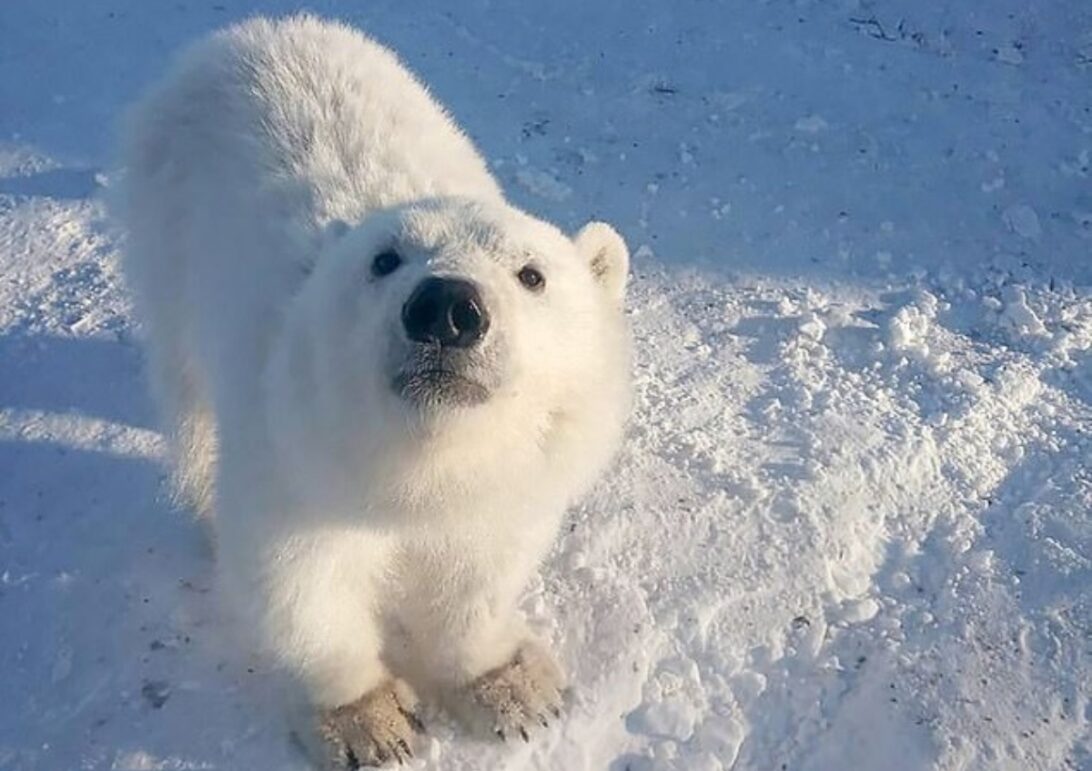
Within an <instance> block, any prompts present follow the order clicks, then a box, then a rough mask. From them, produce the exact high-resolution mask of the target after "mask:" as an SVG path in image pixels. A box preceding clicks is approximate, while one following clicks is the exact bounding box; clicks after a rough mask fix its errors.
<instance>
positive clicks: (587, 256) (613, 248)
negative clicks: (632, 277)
mask: <svg viewBox="0 0 1092 771" xmlns="http://www.w3.org/2000/svg"><path fill="white" fill-rule="evenodd" d="M573 243H575V244H576V251H577V252H578V253H579V254H580V256H581V257H582V258H583V259H584V261H585V262H586V263H587V265H588V267H589V268H590V269H591V272H592V275H593V276H594V277H595V280H596V281H597V282H599V285H600V286H601V287H603V290H604V291H605V292H606V293H607V296H608V297H610V298H611V299H612V300H614V301H616V302H621V301H622V297H623V296H624V295H625V292H626V278H627V276H628V274H629V249H627V248H626V242H625V241H623V240H622V237H621V236H620V235H618V232H617V231H616V230H615V229H614V228H612V227H611V226H610V225H608V224H607V223H605V222H589V223H588V224H587V225H585V226H584V227H582V228H581V229H580V232H579V233H577V234H576V237H575V238H573Z"/></svg>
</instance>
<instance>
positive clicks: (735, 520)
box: [0, 0, 1092, 771]
mask: <svg viewBox="0 0 1092 771" xmlns="http://www.w3.org/2000/svg"><path fill="white" fill-rule="evenodd" d="M309 7H310V9H311V10H314V11H316V12H319V13H323V14H327V15H330V16H335V17H338V18H342V19H344V20H346V21H349V22H351V23H353V24H356V25H358V26H360V27H362V28H364V29H366V30H368V31H369V32H371V33H372V34H374V35H375V36H376V37H378V38H379V39H380V40H382V41H384V42H386V43H388V44H389V45H391V46H392V47H394V48H395V49H396V50H398V51H399V52H400V53H401V55H402V56H403V57H404V59H405V61H406V62H407V63H408V64H409V65H410V66H411V67H412V68H414V69H415V70H416V71H417V72H418V73H419V74H420V75H421V76H422V77H423V78H424V79H425V80H426V81H427V82H428V83H429V84H430V85H431V87H432V88H433V90H434V92H435V93H436V95H437V96H438V97H439V98H440V99H441V100H442V101H444V102H445V103H446V104H447V105H448V106H449V107H450V109H451V110H452V112H453V113H454V114H455V115H456V116H457V118H458V120H459V121H460V123H462V124H463V125H465V126H467V128H468V129H469V131H470V133H471V134H472V136H473V137H474V138H475V140H476V141H477V142H478V144H479V145H480V146H481V148H482V150H483V152H484V153H485V155H486V156H487V157H488V158H489V159H490V160H491V162H492V164H493V167H494V169H495V171H496V173H497V175H498V176H499V177H500V178H501V179H502V180H503V181H504V183H505V185H506V188H507V191H508V193H509V195H510V196H511V198H512V200H513V201H515V202H516V203H517V204H519V205H521V206H524V207H526V208H528V209H530V210H532V211H534V212H536V213H538V214H540V215H543V216H546V217H548V218H551V219H553V220H555V221H557V222H559V223H560V224H562V225H563V226H565V227H568V228H570V229H572V228H575V227H576V226H578V225H579V224H582V223H583V222H584V221H585V220H586V219H588V218H589V217H592V216H595V217H599V218H602V219H605V220H607V221H610V222H612V223H614V224H616V225H617V226H618V227H619V229H620V230H621V231H622V232H623V233H624V235H625V236H626V238H627V240H628V241H629V243H630V246H631V249H632V250H633V251H634V253H635V257H634V270H633V282H632V285H631V293H630V298H629V313H630V315H631V318H632V323H633V328H634V334H635V337H636V340H637V350H638V361H637V363H636V367H635V378H636V383H637V393H638V398H637V404H636V409H635V414H634V416H633V419H632V421H631V425H630V427H629V430H628V436H627V441H626V444H625V447H624V450H623V452H622V454H621V456H620V457H619V459H618V461H617V463H616V466H615V468H614V470H613V471H612V473H611V474H610V475H609V476H608V477H607V478H606V479H604V480H603V482H602V483H601V484H600V485H599V486H598V487H597V489H596V490H595V492H594V493H593V494H592V495H591V496H590V497H589V498H588V499H587V500H586V501H585V502H584V503H583V504H582V505H581V506H579V507H578V508H576V509H575V510H574V511H572V512H571V515H570V518H569V521H568V523H567V526H566V528H565V531H564V533H563V536H562V538H561V539H560V541H559V543H558V545H557V548H556V549H555V551H554V553H553V554H552V556H551V557H550V559H549V560H548V562H547V564H546V565H545V566H544V568H543V571H542V576H541V580H539V581H537V582H536V583H535V584H534V585H533V586H532V587H531V588H530V590H529V591H528V593H527V596H526V598H525V609H526V611H527V613H528V615H529V617H530V619H531V621H532V623H533V625H534V626H535V627H536V629H538V630H539V631H540V632H541V634H542V635H544V636H545V637H546V638H547V639H549V640H550V641H551V642H552V643H553V644H554V645H555V646H556V649H557V650H558V651H559V655H560V657H561V659H562V661H563V662H564V663H565V665H566V666H567V668H568V670H569V672H570V675H571V679H572V682H573V689H572V693H571V694H570V697H569V702H570V703H569V705H568V714H567V715H566V717H565V719H564V720H563V721H560V722H559V723H557V724H555V725H554V726H553V727H552V728H550V729H549V730H548V731H544V732H542V733H540V734H539V735H537V736H533V737H532V740H531V742H530V743H527V744H523V743H522V742H519V743H516V744H507V745H501V744H489V743H483V742H479V741H475V740H472V739H470V738H468V737H467V736H465V734H464V733H463V732H462V731H460V729H459V728H458V727H457V726H456V725H455V724H454V723H453V722H452V721H451V720H450V719H449V718H448V717H446V716H445V715H443V714H439V713H435V712H434V713H432V714H430V715H428V717H429V721H428V722H429V728H430V735H431V738H430V739H429V741H428V742H426V744H425V746H423V747H422V752H421V755H422V757H421V758H420V759H419V760H417V761H415V762H414V764H413V767H415V768H422V769H424V768H443V769H453V770H455V771H460V770H466V771H471V770H475V771H478V770H484V769H513V770H514V769H543V770H547V769H549V770H554V769H566V771H568V770H577V769H589V770H594V771H600V770H602V769H609V771H668V770H670V769H678V770H679V771H682V770H686V771H727V770H728V769H737V770H743V769H754V770H755V771H764V770H766V769H774V770H776V769H785V770H786V771H795V770H797V769H799V770H801V771H839V770H840V769H892V770H895V771H917V770H918V769H953V770H954V769H1013V770H1014V771H1015V770H1017V769H1020V770H1023V769H1045V770H1053V769H1092V737H1090V731H1089V721H1090V719H1092V701H1090V696H1092V694H1090V683H1092V651H1090V649H1089V645H1090V641H1092V583H1090V579H1092V464H1090V462H1089V458H1090V452H1092V289H1090V286H1092V259H1090V258H1092V186H1090V176H1092V89H1090V88H1089V84H1090V82H1092V81H1090V79H1092V7H1089V6H1088V5H1087V4H1086V3H1083V2H1081V0H1058V2H1053V3H1027V2H1016V0H997V2H993V3H989V4H983V3H976V2H974V1H973V0H950V1H949V2H944V3H915V2H909V0H886V1H881V0H875V1H871V0H839V2H832V3H826V2H812V1H809V0H795V1H794V2H782V1H781V0H769V1H768V2H733V3H722V4H714V3H708V2H701V1H700V0H681V1H675V0H635V1H633V2H624V3H623V2H621V1H620V0H603V1H602V2H595V3H589V2H585V1H584V0H579V1H577V0H562V1H560V2H551V3H535V4H524V5H521V6H520V7H519V8H518V9H516V8H508V7H503V6H498V5H495V4H492V3H488V2H485V1H484V0H474V2H471V3H466V4H457V5H456V4H447V3H441V2H436V1H434V0H428V1H427V2H422V3H419V4H416V5H414V6H413V7H412V8H407V7H406V5H405V4H404V3H400V2H394V1H393V0H389V1H384V2H375V3H367V4H349V3H340V2H336V1H335V0H319V1H316V2H312V3H310V4H309ZM294 9H295V6H294V5H292V4H290V3H286V2H281V1H280V0H275V1H271V2H265V3H256V2H244V1H242V0H240V1H239V2H235V1H234V0H220V2H217V3H193V2H184V3H183V2H179V3H174V2H171V3H152V2H147V0H97V1H96V2H84V3H68V2H64V0H8V2H5V3H3V4H2V5H0V41H2V42H0V614H2V618H3V623H2V624H0V683H2V685H0V692H2V693H3V694H4V696H5V698H4V699H3V706H0V768H3V769H9V768H10V769H76V768H82V769H133V770H135V769H304V768H306V767H307V764H306V761H305V759H304V758H303V756H302V754H301V753H300V751H299V749H298V747H297V746H296V745H295V744H294V743H293V742H292V741H291V739H290V737H289V732H288V730H287V727H286V724H285V722H284V718H283V715H282V712H281V708H280V701H279V699H278V691H277V688H276V685H275V682H274V680H273V678H271V677H269V676H268V674H269V673H268V672H266V671H265V669H264V668H263V664H262V662H261V661H258V660H256V659H255V658H254V657H252V656H250V655H248V652H247V651H246V650H245V649H243V648H241V647H240V646H239V645H237V644H236V641H234V640H233V639H231V637H230V629H231V624H230V623H229V619H225V618H222V617H221V616H222V615H223V614H222V611H221V609H220V607H219V605H218V604H217V600H216V593H215V590H214V586H215V582H214V572H215V568H214V564H215V563H214V559H213V558H212V556H211V555H210V553H209V551H208V549H207V548H206V546H205V541H204V538H203V535H202V533H201V532H200V529H199V527H198V526H197V525H196V524H195V523H194V522H193V521H192V520H191V518H190V517H189V514H188V513H187V512H185V511H180V510H177V509H174V508H172V507H171V505H170V503H169V501H168V500H167V497H166V489H165V486H164V479H165V472H164V469H163V467H162V465H161V460H162V453H163V445H162V440H161V439H160V436H159V434H158V433H157V431H156V427H155V425H154V421H153V417H152V410H151V407H150V405H149V402H148V401H147V399H146V397H145V395H144V387H143V383H142V380H141V367H142V364H141V355H140V352H139V347H138V344H137V339H138V335H139V330H137V329H135V328H134V326H133V324H132V322H131V319H130V313H129V306H128V301H127V299H126V295H125V292H124V289H123V287H122V286H121V283H120V280H119V275H118V266H117V254H118V244H119V238H120V236H119V234H117V233H115V232H113V231H112V230H111V229H110V227H109V226H108V224H107V223H105V222H103V220H102V213H103V208H102V206H101V203H100V197H101V192H102V189H103V188H104V187H105V186H108V185H109V184H110V181H111V178H112V175H114V174H115V169H114V167H113V165H112V160H111V158H112V155H111V152H112V145H111V142H112V137H113V135H114V131H115V126H116V119H117V117H118V115H119V112H120V110H121V108H122V106H123V105H124V104H125V103H127V102H128V101H130V100H131V99H132V98H133V97H134V96H135V95H136V94H137V93H138V92H139V90H140V88H141V87H142V86H143V85H145V84H147V83H148V82H150V81H151V80H152V79H154V78H155V77H156V76H157V75H158V74H160V73H161V72H162V70H163V67H164V65H165V62H166V60H167V57H168V56H169V54H170V52H171V51H172V50H174V49H176V48H177V47H178V46H180V45H182V44H184V43H185V42H187V41H189V40H191V39H192V38H194V37H195V36H197V35H199V34H201V33H202V32H204V31H206V30H209V29H212V28H215V27H218V26H221V25H223V24H225V23H228V22H229V21H232V20H235V19H239V18H242V17H245V16H247V15H249V14H251V13H254V12H257V11H260V12H263V13H267V14H269V13H280V12H286V11H289V10H294Z"/></svg>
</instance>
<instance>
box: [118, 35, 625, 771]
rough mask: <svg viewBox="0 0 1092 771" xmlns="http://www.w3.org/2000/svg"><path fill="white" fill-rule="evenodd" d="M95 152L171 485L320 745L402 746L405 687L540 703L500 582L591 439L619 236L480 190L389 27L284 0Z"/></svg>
mask: <svg viewBox="0 0 1092 771" xmlns="http://www.w3.org/2000/svg"><path fill="white" fill-rule="evenodd" d="M122 148H123V159H122V160H123V165H124V166H125V169H126V171H125V174H124V178H123V180H122V181H121V183H120V184H119V195H118V197H117V206H118V213H119V217H120V219H121V220H122V223H123V225H124V227H125V229H126V230H127V233H128V235H127V242H126V247H125V255H124V271H125V275H126V279H127V281H128V283H129V285H130V287H131V290H132V293H133V296H134V305H135V310H136V313H137V315H138V317H139V319H140V320H141V321H142V323H143V327H144V329H145V332H146V337H147V356H148V365H149V371H150V376H151V381H152V390H153V392H154V395H155V396H156V399H157V402H158V403H159V405H160V406H161V408H162V412H163V417H164V421H165V423H166V428H167V430H168V433H169V436H170V440H171V447H172V452H173V462H174V467H175V477H176V480H177V483H178V485H177V486H178V489H179V491H180V493H181V495H182V496H183V497H184V498H186V500H187V501H188V502H189V503H190V504H191V505H193V506H194V507H195V508H196V509H197V510H198V511H199V512H201V513H203V514H204V515H206V518H207V520H214V529H215V532H216V545H217V553H218V566H219V573H220V576H219V580H220V582H221V586H222V588H223V590H224V592H225V593H226V595H227V596H228V597H230V598H232V600H233V602H235V603H236V604H235V605H234V607H233V610H234V611H235V612H236V613H237V615H238V616H239V618H240V619H241V625H242V627H243V628H245V629H249V630H253V632H254V634H255V642H256V643H257V644H259V645H260V646H261V648H262V649H263V650H264V651H266V652H267V653H268V654H269V656H270V657H271V660H272V661H273V662H275V663H276V664H277V665H278V666H279V667H280V668H281V669H282V670H283V671H284V672H286V673H287V674H288V676H289V680H290V682H292V683H293V684H294V685H295V687H296V692H297V693H298V694H299V695H300V697H301V698H300V700H299V701H300V702H301V703H305V704H306V705H307V714H308V715H309V718H308V728H307V731H306V735H305V736H304V737H303V738H305V740H307V742H308V743H309V745H310V747H311V748H312V749H313V750H314V751H315V753H316V754H317V756H318V758H319V761H320V762H321V763H322V764H323V765H325V766H326V767H330V768H354V767H358V766H360V765H382V764H384V763H386V762H390V761H395V760H398V761H401V760H403V759H404V758H406V757H407V756H409V755H410V754H411V753H412V749H413V745H414V739H415V734H416V733H417V732H419V731H420V730H421V729H422V726H421V722H420V720H419V719H418V717H417V715H418V713H417V710H416V705H417V699H418V694H421V695H422V697H424V696H425V695H428V696H429V698H435V699H437V700H439V701H440V702H442V703H445V704H447V705H449V706H450V707H451V708H453V709H454V710H455V711H456V713H457V714H459V715H461V716H463V717H465V718H466V719H467V721H468V722H469V723H470V724H471V725H472V726H478V727H481V728H484V729H488V730H491V731H493V732H494V733H496V734H498V735H499V736H501V737H502V738H506V737H511V736H521V737H523V738H527V735H528V732H529V730H531V729H532V728H533V727H534V726H537V725H539V724H540V723H545V722H546V721H547V720H548V718H549V717H550V716H551V715H558V714H560V713H559V709H560V707H561V706H562V690H563V688H564V687H565V681H564V678H563V675H562V672H561V670H560V668H559V666H558V665H557V664H556V662H555V660H554V658H553V657H552V656H551V655H550V653H549V652H548V651H547V650H546V648H545V646H544V645H543V644H542V643H541V642H539V641H536V640H535V639H533V637H532V636H531V634H529V632H528V630H527V628H526V626H525V625H524V623H523V621H522V620H521V618H520V616H519V614H518V610H517V603H518V598H519V595H520V593H521V591H522V589H523V588H524V586H525V584H526V582H527V581H528V579H529V577H530V575H531V574H532V572H533V571H534V570H535V568H536V565H537V563H538V562H539V561H540V559H541V558H542V556H543V555H544V553H545V551H546V550H547V549H548V548H549V546H550V544H551V542H552V540H553V539H554V537H555V535H556V531H557V530H558V527H559V523H560V519H561V517H562V515H563V512H564V510H565V508H566V506H567V505H569V504H570V503H571V502H572V501H573V500H574V498H575V497H576V496H578V495H580V494H581V492H582V491H583V490H585V489H586V488H587V487H588V486H589V484H590V483H592V482H593V480H594V479H595V478H596V476H597V475H598V474H600V473H601V471H602V470H603V468H604V466H605V465H606V464H607V463H608V462H609V461H610V458H611V456H612V454H613V452H614V451H615V449H616V446H617V444H618V442H619V440H620V436H621V432H622V426H623V424H624V421H625V418H626V415H627V411H628V409H629V404H630V393H629V373H630V343H629V335H628V329H627V324H626V320H625V317H624V313H623V307H622V306H623V295H624V290H625V284H626V276H627V272H628V259H629V258H628V253H627V250H626V246H625V244H624V242H623V240H622V239H621V238H620V237H619V236H618V234H617V233H616V232H615V231H614V230H613V229H611V228H610V227H609V226H607V225H605V224H602V223H598V222H593V223H590V224H588V225H586V226H585V227H584V228H583V229H581V230H580V231H579V232H578V233H576V235H575V236H574V237H571V238H570V237H569V236H566V235H565V234H563V233H562V232H561V231H559V230H558V229H557V228H555V227H553V226H552V225H549V224H547V223H545V222H543V221H541V220H539V219H536V218H534V217H532V216H529V215H528V214H526V213H524V212H522V211H520V210H518V209H517V208H515V207H514V206H512V205H510V204H509V203H507V202H506V200H505V198H504V195H503V194H502V192H501V190H500V188H499V187H498V185H497V182H496V181H495V180H494V178H493V177H492V175H491V174H490V172H489V171H488V169H487V166H486V164H485V163H484V162H483V160H482V158H481V156H480V155H479V154H478V152H477V151H476V150H475V148H474V146H473V145H472V143H471V142H470V140H469V139H468V138H467V137H466V136H465V135H464V134H463V133H462V132H461V131H460V130H459V129H458V128H457V127H456V126H455V124H454V123H453V122H452V120H451V119H450V118H449V117H448V116H447V114H446V113H445V112H444V110H443V109H442V108H441V107H440V106H439V105H438V104H437V103H436V102H435V101H434V100H433V99H432V98H431V97H430V96H429V94H428V92H427V91H426V90H425V88H424V87H423V86H422V85H421V84H420V83H419V82H418V81H417V80H416V79H415V78H414V77H413V76H412V75H411V74H410V73H409V72H407V70H406V69H405V68H403V66H402V65H401V64H400V63H399V62H398V60H397V59H396V58H395V56H394V55H393V54H392V53H391V52H390V51H388V50H387V49H385V48H383V47H382V46H380V45H378V44H377V43H375V42H373V41H371V40H369V39H368V38H366V37H365V36H363V35H362V34H360V33H359V32H357V31H355V30H353V29H351V28H348V27H346V26H343V25H340V24H336V23H330V22H327V21H323V20H320V19H316V18H314V17H309V16H299V17H292V18H287V19H282V20H276V21H272V20H267V19H253V20H250V21H247V22H244V23H242V24H239V25H237V26H233V27H230V28H228V29H226V30H224V31H221V32H218V33H215V34H213V35H212V36H211V37H209V38H207V39H205V40H203V41H202V42H199V43H198V44H196V45H195V46H194V47H193V48H191V49H190V50H189V51H188V52H186V53H185V54H184V55H183V56H182V57H181V58H180V60H179V61H178V62H177V64H176V65H175V67H174V69H173V71H172V72H171V73H170V74H169V75H168V76H167V77H166V78H165V80H163V81H162V82H161V83H159V84H158V85H157V86H155V87H154V88H153V89H152V90H151V92H150V93H149V94H148V95H147V96H145V97H144V98H143V99H142V100H141V101H140V102H139V103H138V104H137V105H136V106H135V107H134V108H133V109H132V111H131V113H130V115H129V118H128V121H127V123H126V129H125V132H124V137H123V142H122ZM213 512H214V514H213Z"/></svg>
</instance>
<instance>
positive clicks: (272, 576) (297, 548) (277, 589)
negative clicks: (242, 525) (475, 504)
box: [260, 537, 422, 771]
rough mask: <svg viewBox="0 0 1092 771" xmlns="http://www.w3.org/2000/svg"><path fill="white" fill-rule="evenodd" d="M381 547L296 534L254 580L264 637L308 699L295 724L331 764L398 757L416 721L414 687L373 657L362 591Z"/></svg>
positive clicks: (369, 588) (367, 595) (377, 762)
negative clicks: (258, 589)
mask: <svg viewBox="0 0 1092 771" xmlns="http://www.w3.org/2000/svg"><path fill="white" fill-rule="evenodd" d="M369 547H371V548H369ZM381 557H382V553H381V552H380V551H379V550H378V549H377V548H374V547H373V546H372V545H371V544H367V543H360V542H355V543H354V542H353V539H345V538H344V537H340V538H335V539H331V540H330V541H329V542H323V541H322V540H321V539H313V540H311V539H308V540H307V541H304V539H301V538H297V539H294V540H293V541H292V543H291V547H290V548H287V547H286V548H283V549H279V550H277V551H276V558H275V559H274V560H272V561H270V563H269V564H268V565H267V567H266V570H265V571H264V580H263V581H262V582H261V585H262V586H263V588H264V589H265V591H264V592H262V593H260V594H261V595H262V596H263V600H264V602H263V607H262V608H261V610H260V613H261V618H262V624H261V627H260V628H261V631H262V634H263V636H264V638H265V642H266V646H267V647H268V648H270V649H271V650H272V653H273V654H274V656H275V658H276V659H277V660H278V661H279V663H280V664H281V665H282V667H283V668H284V669H286V670H287V671H288V672H289V674H291V675H292V676H293V678H294V679H295V681H296V682H298V683H299V684H300V686H301V687H302V691H303V695H305V696H306V699H305V700H301V701H306V703H307V704H308V705H309V706H308V708H307V709H306V710H304V712H303V713H302V714H297V715H296V718H297V720H296V722H297V724H296V729H297V730H296V733H297V735H298V737H299V739H300V740H301V741H302V743H303V744H304V746H305V748H306V749H307V750H308V752H309V754H311V756H312V758H313V759H314V760H315V761H316V762H317V763H318V764H319V765H320V766H321V767H322V768H324V769H329V770H331V771H333V770H334V769H336V770H337V771H342V770H343V769H356V768H360V767H362V766H382V765H385V764H387V763H389V762H392V761H398V762H399V763H403V762H405V761H406V760H407V759H408V758H410V757H412V756H413V745H414V743H415V739H416V736H417V734H418V733H420V732H421V730H422V726H421V722H420V720H418V718H417V716H416V712H415V710H416V708H417V697H416V696H415V695H414V693H413V690H412V689H411V688H410V686H409V685H407V684H406V683H404V682H403V681H401V680H398V679H396V678H394V677H393V676H392V675H391V673H390V672H389V671H388V670H387V668H386V666H384V664H383V662H382V660H381V658H380V654H381V636H380V632H379V628H378V624H377V622H376V618H375V614H374V611H373V609H372V603H371V599H372V597H373V596H375V595H374V592H375V590H376V589H375V584H376V581H375V576H376V575H378V573H379V572H380V571H381V570H382V559H381Z"/></svg>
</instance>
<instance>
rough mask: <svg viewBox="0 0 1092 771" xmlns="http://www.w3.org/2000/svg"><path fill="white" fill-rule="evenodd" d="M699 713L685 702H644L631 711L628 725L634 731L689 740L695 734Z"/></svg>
mask: <svg viewBox="0 0 1092 771" xmlns="http://www.w3.org/2000/svg"><path fill="white" fill-rule="evenodd" d="M697 719H698V713H697V710H695V709H694V708H693V707H692V706H690V705H689V704H686V703H684V702H680V701H676V700H672V701H663V702H660V703H658V704H644V705H642V706H641V707H639V708H638V709H637V710H636V711H635V712H632V713H630V717H629V720H627V721H626V724H627V727H628V728H629V730H630V731H632V732H633V733H641V734H646V735H648V736H659V737H663V738H667V739H676V740H678V741H683V742H685V741H687V740H688V739H689V738H690V737H691V736H693V735H694V725H695V724H696V723H697Z"/></svg>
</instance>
